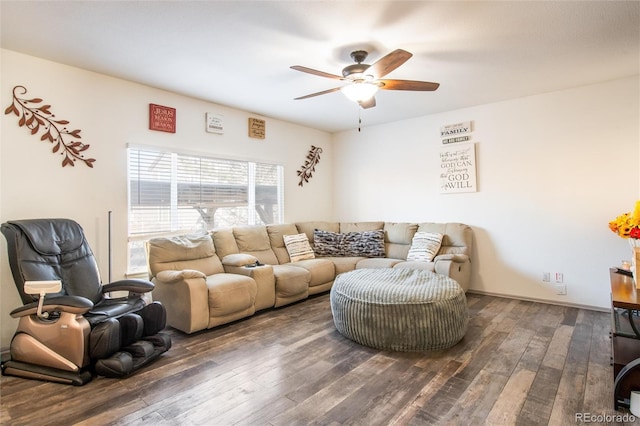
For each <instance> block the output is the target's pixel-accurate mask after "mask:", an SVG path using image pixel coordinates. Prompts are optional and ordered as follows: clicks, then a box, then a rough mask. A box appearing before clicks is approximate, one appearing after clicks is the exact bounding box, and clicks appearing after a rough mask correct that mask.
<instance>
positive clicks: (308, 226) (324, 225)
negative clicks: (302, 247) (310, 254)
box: [296, 221, 340, 245]
mask: <svg viewBox="0 0 640 426" xmlns="http://www.w3.org/2000/svg"><path fill="white" fill-rule="evenodd" d="M296 228H297V229H298V232H296V233H300V232H304V233H305V234H307V238H309V243H310V244H311V245H313V231H315V230H316V229H319V230H321V231H329V232H340V224H339V223H338V222H321V221H315V222H299V223H296Z"/></svg>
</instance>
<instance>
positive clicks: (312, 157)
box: [297, 145, 322, 186]
mask: <svg viewBox="0 0 640 426" xmlns="http://www.w3.org/2000/svg"><path fill="white" fill-rule="evenodd" d="M321 153H322V148H320V147H319V146H313V145H311V149H310V150H309V153H308V154H307V159H306V160H305V161H304V164H303V165H302V168H301V169H300V170H298V171H297V173H298V176H299V177H300V182H299V183H298V186H302V185H303V184H304V183H305V182H309V179H311V177H312V176H313V172H315V171H316V164H318V163H319V162H320V154H321Z"/></svg>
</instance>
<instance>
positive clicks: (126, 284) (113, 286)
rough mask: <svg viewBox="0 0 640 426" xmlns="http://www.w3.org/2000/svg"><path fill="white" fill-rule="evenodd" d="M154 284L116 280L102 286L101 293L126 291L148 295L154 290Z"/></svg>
mask: <svg viewBox="0 0 640 426" xmlns="http://www.w3.org/2000/svg"><path fill="white" fill-rule="evenodd" d="M154 287H155V286H154V284H153V283H152V282H151V281H147V280H141V279H135V278H131V279H126V280H118V281H114V282H112V283H109V284H105V285H103V286H102V292H103V293H108V292H111V291H128V292H129V293H136V294H139V293H148V292H150V291H151V290H153V288H154Z"/></svg>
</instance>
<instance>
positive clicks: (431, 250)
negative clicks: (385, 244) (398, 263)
mask: <svg viewBox="0 0 640 426" xmlns="http://www.w3.org/2000/svg"><path fill="white" fill-rule="evenodd" d="M442 237H443V235H442V234H440V233H437V232H420V231H418V232H416V234H415V235H414V236H413V240H412V242H411V248H410V249H409V253H408V254H407V260H408V261H413V260H415V261H420V262H431V261H432V260H433V258H434V257H435V256H436V254H438V250H440V245H441V244H442Z"/></svg>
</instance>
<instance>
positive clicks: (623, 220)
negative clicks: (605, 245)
mask: <svg viewBox="0 0 640 426" xmlns="http://www.w3.org/2000/svg"><path fill="white" fill-rule="evenodd" d="M609 229H611V231H613V232H615V233H616V234H618V235H619V236H620V237H622V238H629V237H630V236H631V238H638V236H639V235H640V201H636V205H635V209H634V210H633V215H632V214H631V213H623V214H621V215H620V216H618V217H616V218H615V220H612V221H611V222H609Z"/></svg>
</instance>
